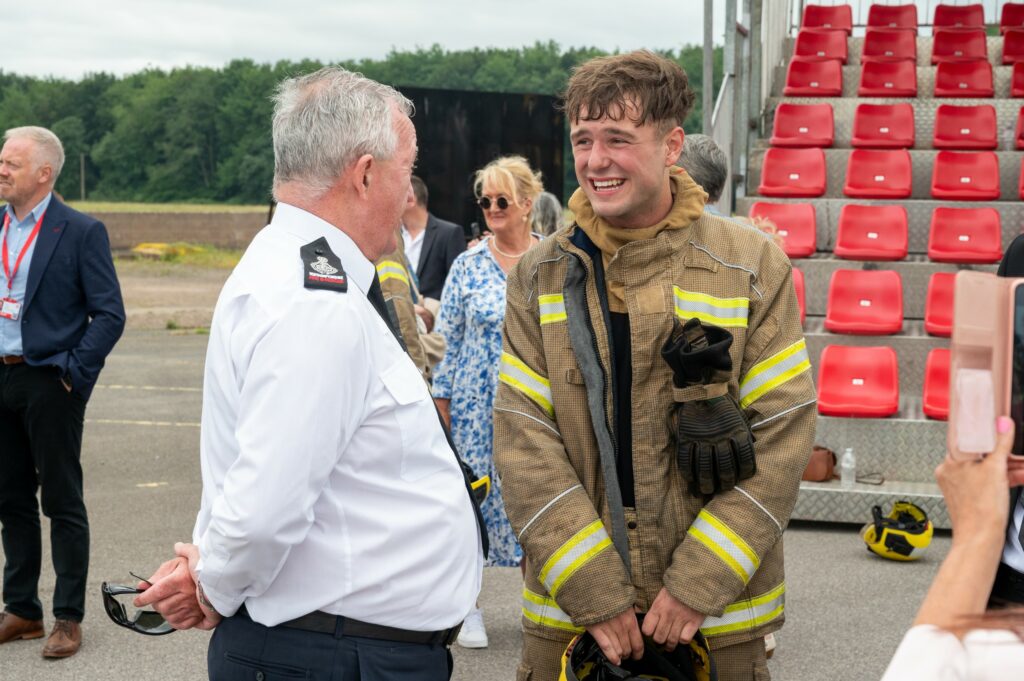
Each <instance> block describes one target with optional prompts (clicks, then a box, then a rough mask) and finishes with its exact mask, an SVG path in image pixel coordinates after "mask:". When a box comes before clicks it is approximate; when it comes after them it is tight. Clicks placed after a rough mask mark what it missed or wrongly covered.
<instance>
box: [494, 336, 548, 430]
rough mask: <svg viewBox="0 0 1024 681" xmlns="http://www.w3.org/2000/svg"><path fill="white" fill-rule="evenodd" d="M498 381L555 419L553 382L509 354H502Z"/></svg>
mask: <svg viewBox="0 0 1024 681" xmlns="http://www.w3.org/2000/svg"><path fill="white" fill-rule="evenodd" d="M498 380H499V381H501V382H502V383H504V384H505V385H507V386H510V387H512V388H515V389H516V390H518V391H519V392H521V393H523V394H524V395H526V396H527V397H529V398H530V399H531V400H533V401H534V402H536V403H537V404H538V405H539V406H540V408H541V409H543V410H544V411H545V412H546V413H547V415H548V416H549V417H550V418H554V417H555V407H554V405H552V404H551V382H550V381H548V379H546V378H544V377H543V376H541V375H540V374H538V373H537V372H536V371H534V370H533V369H531V368H530V367H528V366H526V363H525V362H523V361H522V360H520V359H519V358H518V357H513V356H512V355H510V354H508V353H507V352H503V353H501V364H500V365H499V367H498Z"/></svg>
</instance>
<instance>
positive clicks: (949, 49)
mask: <svg viewBox="0 0 1024 681" xmlns="http://www.w3.org/2000/svg"><path fill="white" fill-rule="evenodd" d="M985 59H988V47H987V46H986V44H985V31H983V30H982V29H977V30H973V31H951V30H949V29H943V30H941V31H935V38H934V40H933V42H932V63H933V64H938V63H939V62H944V61H978V60H985Z"/></svg>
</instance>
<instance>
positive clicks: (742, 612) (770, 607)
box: [700, 584, 786, 636]
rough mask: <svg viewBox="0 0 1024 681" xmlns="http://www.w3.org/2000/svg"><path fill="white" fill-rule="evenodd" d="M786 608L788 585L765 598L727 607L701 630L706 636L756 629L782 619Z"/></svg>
mask: <svg viewBox="0 0 1024 681" xmlns="http://www.w3.org/2000/svg"><path fill="white" fill-rule="evenodd" d="M785 606H786V585H785V584H780V585H778V586H777V587H775V588H774V589H772V590H771V591H769V592H768V593H766V594H764V595H763V596H758V597H756V598H752V599H750V600H743V601H737V602H736V603H733V604H732V605H729V606H726V608H725V612H724V613H722V616H721V617H708V618H707V619H705V620H704V625H703V626H702V627H701V628H700V630H701V632H703V633H704V635H705V636H715V635H718V634H728V633H730V632H733V631H742V630H747V629H754V628H756V627H759V626H761V625H762V624H765V623H766V622H771V621H772V620H773V619H775V618H777V617H780V616H781V615H782V613H783V612H784V611H785Z"/></svg>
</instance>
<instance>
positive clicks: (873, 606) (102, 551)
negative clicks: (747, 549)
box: [0, 316, 949, 681]
mask: <svg viewBox="0 0 1024 681" xmlns="http://www.w3.org/2000/svg"><path fill="white" fill-rule="evenodd" d="M130 318H131V316H130ZM206 341H207V336H206V335H203V334H202V333H197V332H195V331H167V330H162V329H159V330H158V329H148V330H147V329H139V328H138V327H137V326H136V327H134V328H133V326H132V325H131V324H129V330H128V331H127V332H126V333H125V336H124V337H123V338H122V340H121V341H120V343H119V344H118V346H117V348H116V349H115V350H114V352H113V354H112V355H111V356H110V357H109V359H108V362H107V367H106V368H105V369H104V371H103V373H102V375H101V377H100V383H99V385H98V386H97V388H96V391H95V392H94V393H93V396H92V399H91V401H90V403H89V407H88V411H87V413H86V427H85V442H84V447H83V452H82V458H83V464H84V469H85V488H86V503H87V506H88V509H89V515H90V523H91V528H92V552H91V559H90V566H89V589H88V600H87V605H86V610H87V612H86V617H85V621H84V623H83V631H84V643H83V647H82V650H81V651H80V652H79V654H78V655H76V656H75V657H72V658H70V659H67V660H59V661H48V660H43V659H42V658H41V657H40V651H41V649H42V646H43V641H42V640H35V641H19V642H12V643H8V644H4V645H3V646H0V681H35V680H37V679H38V680H49V679H54V680H56V679H60V680H62V681H68V680H72V681H100V680H104V681H105V680H120V679H124V680H126V681H128V680H130V681H164V680H165V679H168V678H173V679H205V678H206V657H205V654H206V645H207V640H208V636H209V634H207V633H203V632H194V631H185V632H175V633H172V634H170V635H168V636H160V637H147V636H141V635H138V634H135V633H133V632H131V631H128V630H127V629H123V628H120V627H117V626H115V625H114V624H113V623H112V622H111V621H110V620H109V619H108V618H107V616H106V614H104V612H103V608H102V604H101V599H100V584H101V583H102V582H103V581H109V582H115V583H122V584H133V583H134V580H133V579H132V578H131V576H130V575H129V574H128V572H129V571H132V572H135V573H136V574H140V575H143V576H148V575H149V574H151V573H152V572H153V571H154V570H156V568H157V567H158V566H159V565H160V563H161V562H163V561H164V560H166V559H168V558H170V557H172V545H173V543H174V542H175V541H182V540H185V541H187V540H188V539H189V537H190V536H191V530H192V524H193V521H194V519H195V513H196V511H197V510H198V507H199V493H200V487H201V482H200V472H199V455H198V448H199V418H200V407H201V395H202V393H201V386H202V372H203V359H204V355H205V349H206ZM0 455H2V453H0ZM864 517H865V521H867V519H868V518H869V517H870V509H865V510H864ZM857 531H858V528H857V527H854V526H849V525H845V526H838V525H825V524H811V523H795V524H794V525H793V526H791V527H790V528H789V530H788V531H787V533H786V535H785V542H786V591H787V600H786V626H785V627H784V628H783V629H782V631H781V632H779V633H778V634H777V640H778V649H777V651H776V653H775V656H774V657H773V659H771V660H770V662H769V668H770V670H771V674H772V678H774V679H776V680H780V679H781V680H792V681H812V680H813V681H817V680H829V681H844V680H849V681H863V680H864V679H877V678H879V677H880V676H881V674H882V672H883V670H884V669H885V666H886V664H887V662H888V660H889V658H890V657H891V656H892V653H893V651H894V650H895V648H896V646H897V644H898V643H899V641H900V639H901V638H902V636H903V633H904V632H905V631H906V629H907V627H908V626H909V625H910V622H911V621H912V619H913V617H914V614H915V612H916V610H917V607H918V605H919V604H920V602H921V599H922V598H923V596H924V593H925V591H926V590H927V587H928V584H929V583H930V582H931V580H932V577H933V576H934V574H935V571H936V569H937V568H938V565H939V563H940V562H941V560H942V558H943V557H944V555H945V554H946V552H947V550H948V548H949V535H948V533H940V534H939V535H937V536H936V538H935V540H934V541H933V542H932V545H931V547H930V548H929V549H928V550H927V551H926V553H925V555H924V557H923V558H922V560H920V561H919V562H916V563H895V562H888V561H885V560H882V559H880V558H877V557H876V556H874V555H872V554H870V553H868V551H867V550H866V549H865V547H864V545H863V543H862V542H861V540H860V539H859V538H858V536H857ZM43 532H44V536H46V534H47V533H48V524H47V522H46V520H45V519H44V525H43ZM43 544H44V547H45V549H44V551H45V554H44V556H43V575H42V578H41V583H40V593H41V597H42V600H43V603H44V608H45V610H46V625H47V627H49V626H51V625H52V617H51V616H50V613H49V607H50V602H51V595H52V591H53V585H54V576H53V571H52V567H51V563H50V556H49V548H48V542H47V541H44V542H43ZM0 554H2V550H0ZM480 600H481V604H482V606H483V608H484V617H485V621H486V624H487V630H488V634H489V637H490V646H489V647H488V648H487V649H485V650H472V651H471V650H463V649H461V648H459V647H458V646H455V647H454V649H453V654H454V657H455V673H454V677H453V678H454V679H457V680H458V681H470V680H473V681H492V680H493V681H498V680H506V679H514V678H515V668H516V661H517V659H518V655H519V645H520V643H519V642H520V633H519V630H520V624H519V612H520V600H521V582H520V576H519V570H518V569H515V568H493V569H488V570H486V574H485V579H484V589H483V592H482V594H481V597H480Z"/></svg>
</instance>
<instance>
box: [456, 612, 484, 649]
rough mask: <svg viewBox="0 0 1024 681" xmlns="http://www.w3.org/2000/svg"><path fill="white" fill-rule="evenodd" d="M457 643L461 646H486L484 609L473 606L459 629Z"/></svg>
mask: <svg viewBox="0 0 1024 681" xmlns="http://www.w3.org/2000/svg"><path fill="white" fill-rule="evenodd" d="M458 643H459V645H460V646H462V647H463V648H486V647H487V630H486V629H485V628H484V611H483V610H481V609H480V608H473V610H471V611H470V613H469V615H467V616H466V621H464V622H463V623H462V629H461V630H460V631H459V638H458Z"/></svg>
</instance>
